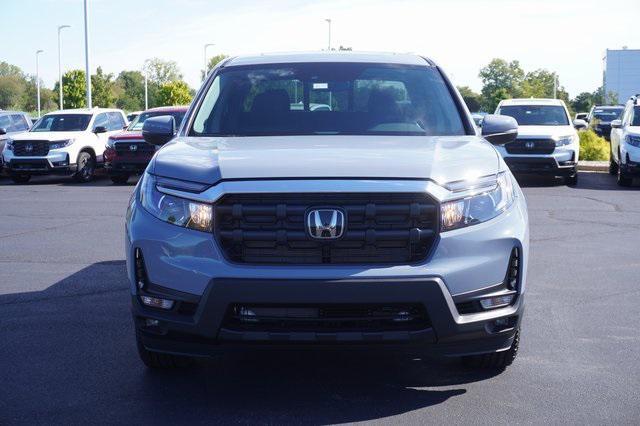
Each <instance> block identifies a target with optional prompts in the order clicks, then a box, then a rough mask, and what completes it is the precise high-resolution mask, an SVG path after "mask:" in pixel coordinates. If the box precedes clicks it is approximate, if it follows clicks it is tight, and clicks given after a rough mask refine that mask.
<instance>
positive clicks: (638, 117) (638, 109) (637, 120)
mask: <svg viewBox="0 0 640 426" xmlns="http://www.w3.org/2000/svg"><path fill="white" fill-rule="evenodd" d="M632 114H633V117H632V118H631V125H632V126H640V105H638V106H634V107H633V113H632Z"/></svg>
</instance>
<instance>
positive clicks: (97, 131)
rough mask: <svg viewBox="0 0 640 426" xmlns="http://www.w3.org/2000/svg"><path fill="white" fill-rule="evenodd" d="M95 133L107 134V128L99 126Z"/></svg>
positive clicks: (94, 130)
mask: <svg viewBox="0 0 640 426" xmlns="http://www.w3.org/2000/svg"><path fill="white" fill-rule="evenodd" d="M93 133H95V134H98V133H107V128H106V127H104V126H98V127H96V128H95V129H93Z"/></svg>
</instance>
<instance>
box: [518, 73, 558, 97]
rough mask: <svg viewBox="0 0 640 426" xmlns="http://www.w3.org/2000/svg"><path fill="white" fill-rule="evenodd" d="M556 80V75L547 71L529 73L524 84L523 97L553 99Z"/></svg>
mask: <svg viewBox="0 0 640 426" xmlns="http://www.w3.org/2000/svg"><path fill="white" fill-rule="evenodd" d="M556 78H557V75H556V73H554V72H549V71H547V70H545V69H538V70H535V71H531V72H528V73H527V74H526V76H525V77H524V81H523V82H522V90H521V96H522V97H524V98H553V87H554V85H555V84H556Z"/></svg>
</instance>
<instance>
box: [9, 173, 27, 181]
mask: <svg viewBox="0 0 640 426" xmlns="http://www.w3.org/2000/svg"><path fill="white" fill-rule="evenodd" d="M9 177H11V180H12V181H14V182H15V183H27V182H29V179H31V175H29V174H26V173H11V174H10V175H9Z"/></svg>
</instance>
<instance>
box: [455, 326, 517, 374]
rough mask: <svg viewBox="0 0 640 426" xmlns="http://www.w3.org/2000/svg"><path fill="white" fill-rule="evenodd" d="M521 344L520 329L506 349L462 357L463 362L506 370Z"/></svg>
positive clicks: (481, 367) (469, 365) (476, 366)
mask: <svg viewBox="0 0 640 426" xmlns="http://www.w3.org/2000/svg"><path fill="white" fill-rule="evenodd" d="M519 346H520V329H518V330H517V331H516V335H515V337H514V338H513V343H511V347H510V348H509V349H507V350H506V351H502V352H493V353H489V354H481V355H469V356H464V357H462V363H463V364H464V365H465V366H467V367H471V368H480V369H492V370H504V369H506V368H507V367H508V366H510V365H511V364H513V361H515V359H516V356H518V347H519Z"/></svg>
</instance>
